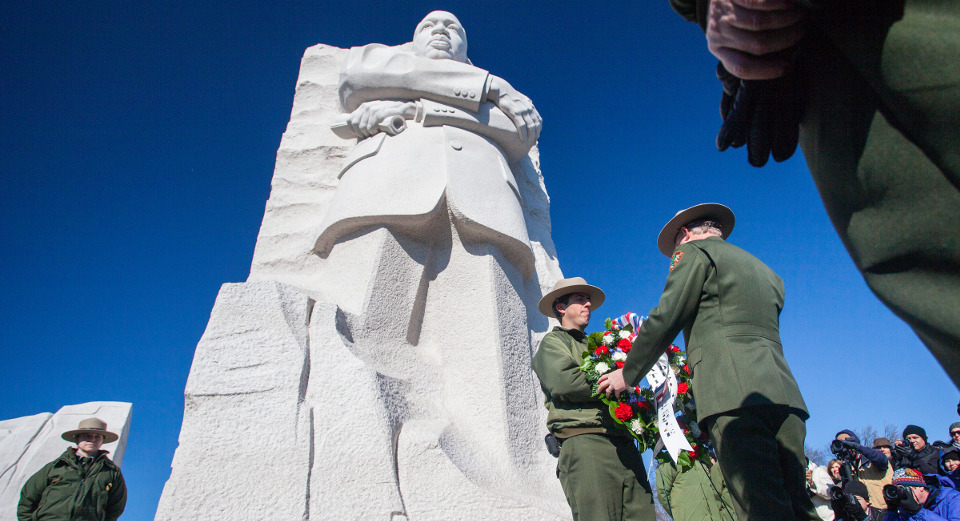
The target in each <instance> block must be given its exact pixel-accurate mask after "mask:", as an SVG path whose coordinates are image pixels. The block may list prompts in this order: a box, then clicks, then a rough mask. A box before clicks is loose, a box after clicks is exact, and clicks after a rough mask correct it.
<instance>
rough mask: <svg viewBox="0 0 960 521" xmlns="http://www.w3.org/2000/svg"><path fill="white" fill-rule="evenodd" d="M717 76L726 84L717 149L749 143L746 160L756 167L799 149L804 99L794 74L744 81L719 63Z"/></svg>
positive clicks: (784, 157) (780, 158) (783, 157)
mask: <svg viewBox="0 0 960 521" xmlns="http://www.w3.org/2000/svg"><path fill="white" fill-rule="evenodd" d="M717 79H719V80H720V82H721V83H722V84H723V94H722V96H721V97H720V117H721V118H722V119H723V125H721V127H720V132H718V133H717V148H718V149H719V150H720V151H721V152H723V151H724V150H726V149H727V148H728V147H731V146H732V147H733V148H739V147H742V146H743V145H747V160H748V161H749V162H750V164H751V165H753V166H755V167H761V166H763V165H765V164H766V163H767V159H768V158H769V156H770V155H771V153H772V155H773V159H774V160H775V161H778V162H780V161H785V160H787V159H789V158H790V156H792V155H793V153H794V151H796V149H797V140H798V139H799V137H800V117H801V116H802V100H801V99H800V96H799V94H800V91H799V89H798V88H797V85H796V83H797V82H796V78H795V77H794V76H793V75H787V76H783V77H781V78H777V79H773V80H741V79H740V78H737V77H736V76H734V75H732V74H730V73H729V72H728V71H727V69H726V68H725V67H724V66H723V64H722V63H718V64H717Z"/></svg>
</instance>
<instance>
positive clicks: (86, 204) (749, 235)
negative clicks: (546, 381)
mask: <svg viewBox="0 0 960 521" xmlns="http://www.w3.org/2000/svg"><path fill="white" fill-rule="evenodd" d="M438 8H439V9H446V10H449V11H452V12H453V13H455V14H456V15H458V16H459V18H460V20H461V21H462V22H463V24H464V25H465V27H466V29H467V34H468V39H469V44H470V46H469V55H470V58H471V60H472V61H473V63H474V64H476V65H478V66H480V67H483V68H486V69H488V70H490V71H491V72H493V73H495V74H497V75H499V76H502V77H504V78H506V79H507V80H508V81H510V82H511V83H512V84H513V85H514V86H515V87H517V88H518V89H519V90H520V91H522V92H524V93H525V94H527V95H528V96H530V97H531V98H532V99H533V101H534V103H535V104H536V106H537V108H538V109H539V111H540V113H541V114H542V116H543V119H544V129H543V133H542V135H541V138H540V153H541V166H542V170H543V174H544V177H545V179H546V183H547V189H548V191H549V193H550V196H551V203H552V209H551V215H552V218H553V231H554V233H553V237H554V241H555V242H556V246H557V251H558V256H559V259H560V264H561V268H562V269H563V271H564V273H565V274H566V275H567V276H575V275H580V276H583V277H585V278H586V279H587V280H588V281H589V282H591V283H594V284H597V285H599V286H601V287H602V288H603V289H604V290H605V291H606V292H607V301H606V303H605V304H604V305H603V307H602V308H601V309H600V311H599V312H598V313H597V315H599V316H600V317H599V318H597V319H596V320H595V323H594V324H593V325H594V326H595V327H597V328H599V327H602V324H601V322H602V321H601V320H600V318H602V317H604V316H612V315H619V314H621V313H623V312H626V311H636V312H638V313H641V314H646V313H647V312H648V311H649V310H650V309H651V308H653V307H654V306H655V305H656V303H657V299H658V297H659V295H660V292H661V290H662V289H663V282H664V279H665V277H666V274H667V268H668V259H666V258H665V257H663V256H662V255H661V254H660V253H659V252H658V251H657V249H656V246H655V243H656V235H657V233H658V232H659V230H660V227H661V226H662V225H663V223H664V222H666V220H667V219H669V218H670V217H671V216H673V214H674V213H675V212H676V211H677V210H679V209H681V208H685V207H687V206H690V205H692V204H695V203H699V202H704V201H718V202H723V203H725V204H727V205H729V206H730V207H731V208H733V210H734V211H735V212H736V215H737V226H736V230H735V231H734V233H733V236H732V237H731V242H734V243H735V244H738V245H740V246H742V247H744V248H745V249H747V250H748V251H751V252H753V253H754V254H755V255H757V256H758V257H759V258H761V259H762V260H763V261H765V262H766V263H767V264H768V265H769V266H770V267H772V268H773V269H774V270H775V271H777V272H778V273H779V274H780V275H781V277H783V279H784V281H785V283H786V290H787V301H786V307H785V309H784V311H783V314H782V316H781V325H782V331H781V333H782V337H783V345H784V349H785V351H786V353H787V358H788V361H789V362H790V364H791V367H792V368H793V370H794V373H795V375H796V377H797V380H798V381H799V383H800V387H801V390H802V391H803V393H804V396H805V398H806V400H807V404H808V406H809V408H810V412H811V414H812V417H811V419H810V421H809V422H808V443H809V444H810V445H813V446H815V447H822V446H823V445H824V444H825V443H827V441H829V439H830V438H831V437H832V436H833V434H834V433H835V432H836V431H838V430H840V429H841V428H845V427H854V428H859V427H862V426H864V425H867V424H874V425H876V426H878V427H879V428H882V426H883V424H885V423H897V424H899V425H900V427H901V428H902V427H903V426H905V425H906V424H908V423H916V424H919V425H921V426H923V427H925V428H926V429H927V431H928V433H930V435H931V440H933V439H944V438H946V437H947V435H946V430H947V425H948V424H949V423H950V422H953V421H955V420H957V419H958V418H957V413H956V410H955V407H956V404H957V400H958V392H957V390H956V388H955V387H954V386H953V385H952V384H951V383H950V381H949V380H948V378H947V377H946V375H945V374H944V372H943V370H942V369H941V368H940V366H939V365H937V364H936V362H935V361H934V359H933V358H932V357H931V356H930V354H929V353H928V352H927V350H926V349H925V348H924V347H923V345H922V344H921V343H920V342H919V341H918V340H917V339H916V337H915V336H914V335H913V333H912V332H911V331H910V329H909V328H908V327H907V326H906V325H905V324H903V323H902V322H901V321H900V320H899V319H897V318H896V317H895V316H894V315H893V314H892V313H890V312H889V311H888V310H887V309H886V308H885V307H884V306H883V305H881V304H880V303H879V301H877V299H876V298H874V296H873V295H872V294H871V293H870V291H869V290H868V289H867V287H866V285H865V284H864V283H863V281H862V279H861V278H860V276H859V274H858V273H857V271H856V270H855V269H854V267H853V264H852V262H851V261H850V259H849V257H848V256H847V253H846V251H845V250H844V248H843V246H842V244H841V243H840V241H839V239H838V238H837V236H836V234H835V233H834V230H833V228H832V226H831V224H830V222H829V221H828V219H827V217H826V213H825V212H824V210H823V207H822V204H821V202H820V199H819V197H818V195H817V193H816V190H815V188H814V185H813V182H812V180H811V178H810V175H809V173H808V172H807V169H806V164H805V163H804V161H803V158H802V155H801V154H800V153H799V152H798V153H797V154H796V155H795V156H794V157H793V158H792V159H791V160H789V161H787V162H786V163H783V164H770V165H768V166H767V167H765V168H763V169H759V170H758V169H754V168H751V167H749V166H748V165H747V161H746V157H745V153H744V151H743V150H737V151H728V152H725V153H719V152H717V151H716V149H715V148H714V146H713V141H714V136H715V135H716V130H717V128H718V123H719V116H718V112H717V105H718V101H719V88H720V87H719V84H718V82H717V81H716V79H715V78H714V75H713V71H714V66H715V61H714V60H713V59H712V58H711V57H710V55H709V54H708V53H707V51H706V46H705V43H704V41H703V37H702V35H701V34H700V32H699V28H698V27H697V26H695V25H694V24H690V23H687V22H685V21H683V20H682V19H681V18H680V17H679V16H677V15H675V14H674V13H673V12H672V11H671V10H670V8H669V7H668V5H667V2H666V1H658V2H629V3H622V2H597V3H594V4H585V3H582V2H563V1H562V2H501V1H488V2H466V3H463V4H459V3H456V2H448V3H435V2H412V1H410V2H394V3H393V5H391V4H390V3H388V2H366V1H360V2H277V3H273V2H201V3H197V2H155V3H130V2H119V1H104V2H92V3H91V2H85V3H77V2H51V1H42V0H41V1H37V2H3V3H2V5H0V187H2V193H3V198H4V200H3V203H2V204H0V239H2V244H3V246H2V248H0V295H2V315H3V317H4V326H3V328H2V329H0V349H2V361H3V364H2V367H3V371H2V373H0V374H2V378H0V380H2V381H3V382H4V383H5V384H6V385H5V388H6V389H7V390H6V392H5V396H4V400H2V401H0V418H3V419H6V418H14V417H19V416H25V415H31V414H36V413H40V412H44V411H50V412H52V411H55V410H57V409H58V408H60V407H61V406H63V405H66V404H72V403H80V402H86V401H93V400H119V401H128V402H132V403H133V420H132V426H131V430H130V440H129V444H128V447H127V453H126V457H125V459H124V465H123V469H124V474H125V476H126V478H127V482H128V486H129V488H130V502H129V504H128V507H127V513H126V514H125V515H124V517H123V519H126V520H128V521H129V520H149V519H152V518H153V513H154V511H155V509H156V505H157V501H158V500H159V497H160V492H161V489H162V486H163V483H164V482H165V481H166V479H167V477H168V476H169V472H170V469H169V466H170V462H171V459H172V457H173V452H174V450H175V449H176V446H177V436H178V434H179V428H180V422H181V420H182V415H183V388H184V384H185V382H186V378H187V374H188V371H189V368H190V363H191V361H192V358H193V352H194V348H195V347H196V344H197V341H198V340H199V338H200V336H201V334H202V333H203V330H204V327H205V326H206V322H207V319H208V317H209V314H210V310H211V308H212V306H213V301H214V298H215V297H216V294H217V291H218V289H219V287H220V285H221V284H223V283H226V282H238V281H243V280H245V279H246V277H247V275H248V273H249V266H250V261H251V257H252V253H253V247H254V244H255V241H256V236H257V231H258V228H259V225H260V221H261V219H262V216H263V208H264V203H265V202H266V200H267V198H268V196H269V190H270V179H271V176H272V172H273V163H274V160H275V155H276V150H277V147H278V145H279V143H280V136H281V134H282V133H283V130H284V128H285V125H286V122H287V120H288V119H289V114H290V108H291V104H292V100H293V92H294V87H295V84H296V79H297V72H298V69H299V62H300V57H301V55H302V54H303V51H304V49H305V48H306V47H308V46H311V45H313V44H316V43H326V44H330V45H335V46H339V47H349V46H352V45H361V44H365V43H369V42H373V41H377V42H381V43H385V44H391V45H392V44H400V43H403V42H406V41H409V40H410V37H411V35H412V33H413V28H414V26H415V25H416V23H417V22H418V21H419V20H420V19H421V18H422V17H423V16H424V15H425V14H426V13H427V12H429V11H431V10H433V9H438ZM595 316H596V315H595ZM237 449H238V451H242V450H243V447H238V448H237Z"/></svg>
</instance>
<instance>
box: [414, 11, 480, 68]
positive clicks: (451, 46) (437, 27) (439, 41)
mask: <svg viewBox="0 0 960 521" xmlns="http://www.w3.org/2000/svg"><path fill="white" fill-rule="evenodd" d="M413 52H414V54H416V55H417V56H423V57H424V58H430V59H432V60H454V61H458V62H462V63H467V33H466V32H465V31H464V30H463V26H462V25H460V20H457V17H456V16H453V15H452V14H450V13H448V12H446V11H434V12H432V13H430V14H428V15H427V16H426V17H425V18H424V19H423V20H422V21H421V22H420V24H419V25H417V30H416V31H415V32H414V33H413Z"/></svg>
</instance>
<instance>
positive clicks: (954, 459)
mask: <svg viewBox="0 0 960 521" xmlns="http://www.w3.org/2000/svg"><path fill="white" fill-rule="evenodd" d="M940 468H941V470H942V471H943V472H942V473H943V475H944V476H946V477H948V478H950V482H951V483H952V486H953V488H957V485H960V450H957V449H956V448H954V447H950V448H949V449H947V450H945V451H944V452H943V456H940Z"/></svg>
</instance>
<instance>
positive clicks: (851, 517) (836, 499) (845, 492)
mask: <svg viewBox="0 0 960 521" xmlns="http://www.w3.org/2000/svg"><path fill="white" fill-rule="evenodd" d="M867 494H868V493H867V486H866V485H864V484H863V483H861V482H860V481H857V480H855V479H854V480H851V481H848V482H847V483H846V484H845V485H844V486H843V488H842V489H841V488H840V487H831V488H830V506H831V507H832V508H833V511H834V512H835V513H836V521H882V520H883V518H884V514H885V513H886V510H879V509H876V508H873V507H871V506H870V503H869V502H868V501H867Z"/></svg>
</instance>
